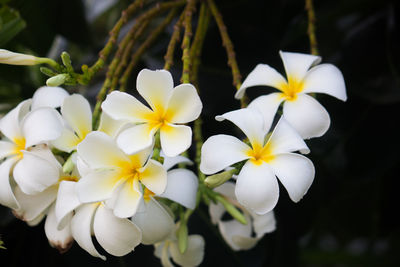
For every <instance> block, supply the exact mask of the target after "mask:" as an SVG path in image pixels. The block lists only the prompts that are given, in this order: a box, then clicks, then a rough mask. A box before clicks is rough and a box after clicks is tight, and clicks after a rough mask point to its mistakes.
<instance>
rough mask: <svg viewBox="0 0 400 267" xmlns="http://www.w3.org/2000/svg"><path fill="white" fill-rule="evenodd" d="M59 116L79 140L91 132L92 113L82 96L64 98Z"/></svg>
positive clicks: (75, 95) (74, 95)
mask: <svg viewBox="0 0 400 267" xmlns="http://www.w3.org/2000/svg"><path fill="white" fill-rule="evenodd" d="M61 114H62V116H63V118H64V119H65V120H66V121H67V122H68V125H69V126H70V127H71V128H72V129H73V130H74V132H75V133H76V134H77V135H78V136H79V137H80V138H81V139H83V138H84V137H85V136H86V135H87V134H88V133H89V132H91V131H92V111H91V110H90V104H89V102H88V101H87V100H86V99H85V98H84V97H83V96H82V95H78V94H73V95H70V96H68V97H66V98H65V99H64V102H63V104H62V106H61Z"/></svg>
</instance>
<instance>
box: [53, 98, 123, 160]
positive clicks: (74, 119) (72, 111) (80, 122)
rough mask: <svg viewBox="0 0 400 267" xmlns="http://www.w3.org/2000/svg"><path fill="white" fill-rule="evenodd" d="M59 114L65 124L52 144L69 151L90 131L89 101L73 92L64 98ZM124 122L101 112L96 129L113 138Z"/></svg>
mask: <svg viewBox="0 0 400 267" xmlns="http://www.w3.org/2000/svg"><path fill="white" fill-rule="evenodd" d="M61 114H62V117H63V119H64V121H65V125H63V126H62V127H61V129H59V130H60V131H62V135H61V136H60V137H59V138H58V139H57V140H55V141H53V142H52V144H53V145H54V147H56V148H57V149H59V150H62V151H65V152H68V153H70V152H72V151H74V150H76V146H77V145H78V144H79V143H80V142H82V140H83V139H85V137H86V135H87V134H88V133H90V132H92V111H91V109H90V104H89V102H88V101H87V100H86V99H85V98H84V97H83V96H82V95H79V94H73V95H70V96H68V97H66V98H65V99H64V101H63V103H62V105H61ZM125 124H126V123H125V122H123V121H115V120H113V119H111V118H110V117H108V116H107V114H105V113H104V112H103V113H102V114H101V118H100V125H99V129H98V130H99V131H102V132H105V133H106V134H108V135H109V136H111V137H113V138H114V137H115V136H116V135H117V134H118V132H119V130H120V129H121V128H122V127H123V126H124V125H125Z"/></svg>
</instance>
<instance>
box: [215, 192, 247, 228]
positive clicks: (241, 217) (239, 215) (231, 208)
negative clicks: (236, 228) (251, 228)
mask: <svg viewBox="0 0 400 267" xmlns="http://www.w3.org/2000/svg"><path fill="white" fill-rule="evenodd" d="M215 199H216V200H217V201H218V202H220V203H221V204H222V205H223V206H224V208H225V209H226V211H227V212H228V213H229V214H230V215H231V216H232V217H233V218H235V219H236V220H237V221H238V222H240V223H241V224H247V220H246V218H245V217H244V215H243V213H241V212H240V211H239V210H238V209H237V208H236V207H235V206H234V205H233V204H231V203H230V202H229V201H228V200H226V199H225V198H224V197H223V196H221V195H217V196H216V198H215Z"/></svg>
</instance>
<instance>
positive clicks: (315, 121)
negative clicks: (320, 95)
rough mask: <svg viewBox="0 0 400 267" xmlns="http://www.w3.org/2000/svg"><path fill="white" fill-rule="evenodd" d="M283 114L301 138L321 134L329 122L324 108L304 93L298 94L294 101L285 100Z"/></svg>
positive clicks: (327, 127)
mask: <svg viewBox="0 0 400 267" xmlns="http://www.w3.org/2000/svg"><path fill="white" fill-rule="evenodd" d="M283 116H284V117H285V119H286V120H287V121H288V122H289V123H290V125H292V126H293V127H294V128H295V129H296V131H297V132H298V133H299V134H300V135H301V137H302V138H303V139H309V138H312V137H320V136H322V135H323V134H324V133H325V132H326V131H327V130H328V129H329V125H330V123H331V120H330V117H329V114H328V112H327V111H326V109H325V108H324V107H323V106H322V105H321V104H320V103H318V101H317V100H315V99H314V98H313V97H311V96H309V95H306V94H300V95H298V96H297V100H296V101H286V102H285V103H284V105H283Z"/></svg>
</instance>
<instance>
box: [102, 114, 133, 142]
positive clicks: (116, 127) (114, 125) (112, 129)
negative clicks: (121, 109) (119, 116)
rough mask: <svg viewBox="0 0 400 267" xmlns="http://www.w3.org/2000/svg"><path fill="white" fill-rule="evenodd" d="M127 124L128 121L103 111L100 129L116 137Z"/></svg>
mask: <svg viewBox="0 0 400 267" xmlns="http://www.w3.org/2000/svg"><path fill="white" fill-rule="evenodd" d="M126 124H127V122H126V121H123V120H114V119H112V118H111V117H110V116H109V115H107V113H105V112H102V113H101V117H100V125H99V128H98V131H100V132H103V133H106V134H107V135H108V136H111V137H112V138H115V137H116V136H117V135H118V133H119V132H120V130H121V129H122V128H123V127H124V126H125V125H126Z"/></svg>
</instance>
